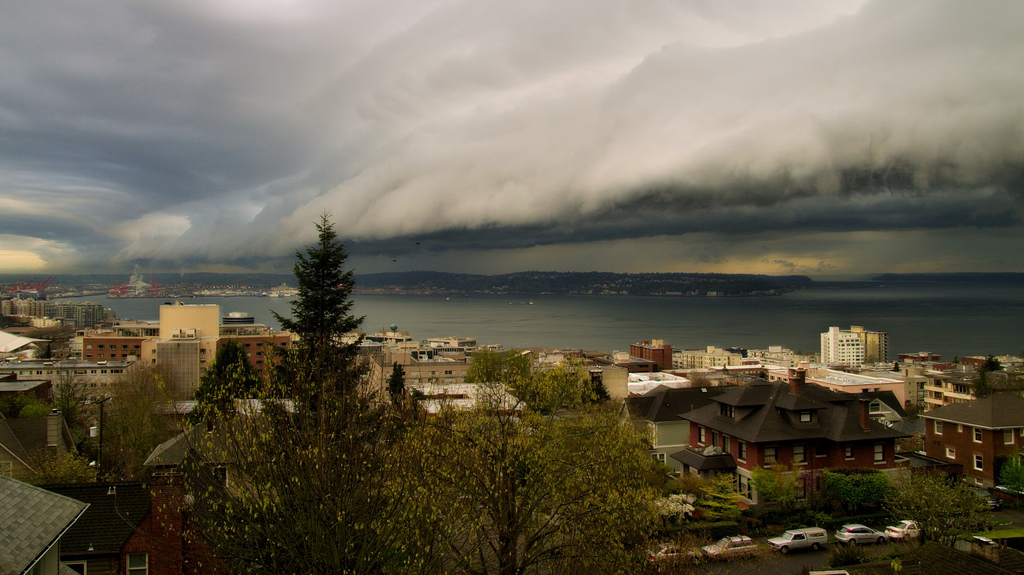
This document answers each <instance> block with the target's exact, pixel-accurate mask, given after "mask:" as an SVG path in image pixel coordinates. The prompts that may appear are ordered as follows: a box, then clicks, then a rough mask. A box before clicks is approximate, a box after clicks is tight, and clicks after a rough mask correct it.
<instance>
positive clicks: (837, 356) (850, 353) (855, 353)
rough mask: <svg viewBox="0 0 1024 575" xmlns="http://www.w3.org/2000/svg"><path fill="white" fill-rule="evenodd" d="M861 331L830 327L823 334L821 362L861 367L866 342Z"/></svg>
mask: <svg viewBox="0 0 1024 575" xmlns="http://www.w3.org/2000/svg"><path fill="white" fill-rule="evenodd" d="M860 335H861V334H860V333H858V332H854V331H850V330H846V329H839V328H838V327H835V326H833V327H830V328H828V331H826V332H825V333H823V334H821V363H824V364H826V365H840V364H841V365H846V366H850V367H860V366H861V364H863V363H864V342H863V340H861V337H860Z"/></svg>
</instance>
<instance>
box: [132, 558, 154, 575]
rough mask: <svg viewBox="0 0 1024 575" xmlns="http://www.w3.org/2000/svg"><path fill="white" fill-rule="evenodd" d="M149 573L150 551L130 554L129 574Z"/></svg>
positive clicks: (141, 574) (145, 574)
mask: <svg viewBox="0 0 1024 575" xmlns="http://www.w3.org/2000/svg"><path fill="white" fill-rule="evenodd" d="M148 573H149V553H129V554H128V575H147V574H148Z"/></svg>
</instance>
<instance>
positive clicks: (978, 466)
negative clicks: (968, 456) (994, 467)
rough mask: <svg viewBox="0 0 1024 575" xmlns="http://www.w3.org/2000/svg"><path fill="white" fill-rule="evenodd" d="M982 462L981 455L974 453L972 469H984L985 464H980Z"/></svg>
mask: <svg viewBox="0 0 1024 575" xmlns="http://www.w3.org/2000/svg"><path fill="white" fill-rule="evenodd" d="M982 463H983V460H982V457H981V456H980V455H975V456H974V469H976V470H978V471H984V469H985V466H984V465H982Z"/></svg>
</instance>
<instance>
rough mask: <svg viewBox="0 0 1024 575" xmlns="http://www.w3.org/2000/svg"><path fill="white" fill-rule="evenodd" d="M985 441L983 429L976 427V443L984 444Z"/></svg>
mask: <svg viewBox="0 0 1024 575" xmlns="http://www.w3.org/2000/svg"><path fill="white" fill-rule="evenodd" d="M984 439H985V436H984V435H982V433H981V428H980V427H975V428H974V443H982V442H983V441H984Z"/></svg>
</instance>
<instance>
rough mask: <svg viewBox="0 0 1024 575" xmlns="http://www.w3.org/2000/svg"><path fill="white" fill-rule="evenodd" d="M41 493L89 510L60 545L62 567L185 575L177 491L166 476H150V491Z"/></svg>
mask: <svg viewBox="0 0 1024 575" xmlns="http://www.w3.org/2000/svg"><path fill="white" fill-rule="evenodd" d="M178 483H180V481H179V482H178ZM46 489H47V490H49V491H52V492H54V493H59V494H61V495H64V496H67V497H70V498H73V499H77V500H78V501H83V502H85V503H88V504H89V508H88V509H87V510H86V511H85V513H84V514H83V515H82V517H81V518H80V519H79V520H78V521H77V522H76V523H75V524H74V525H73V526H71V528H69V529H68V531H67V533H65V535H64V537H63V538H62V540H61V549H60V558H61V562H62V563H64V564H65V565H67V566H68V567H70V568H71V570H72V571H74V572H75V573H81V574H83V575H84V574H88V575H102V574H110V575H116V574H121V573H127V574H129V575H135V574H139V575H143V574H145V575H164V574H167V575H170V574H180V573H183V572H186V571H189V570H188V569H186V566H187V561H186V557H187V555H188V552H189V551H190V550H191V549H192V547H191V546H190V545H189V542H188V541H187V539H186V536H185V532H186V530H185V525H184V518H185V514H183V513H182V509H181V501H182V498H181V497H180V492H181V490H180V487H179V486H178V485H175V484H174V482H173V481H170V480H168V476H159V475H158V476H155V477H154V482H153V483H152V484H149V485H147V484H144V483H80V484H73V485H54V486H48V487H46ZM193 563H195V562H193ZM207 567H209V566H207ZM191 571H195V570H191Z"/></svg>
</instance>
